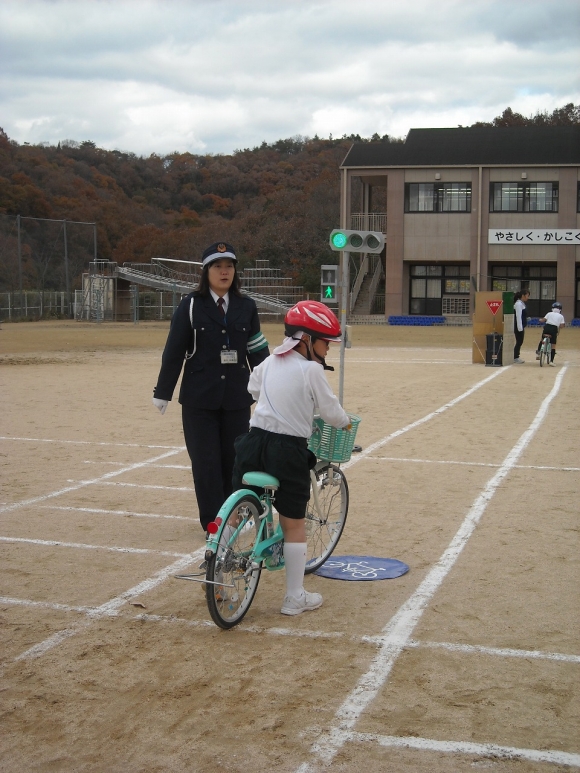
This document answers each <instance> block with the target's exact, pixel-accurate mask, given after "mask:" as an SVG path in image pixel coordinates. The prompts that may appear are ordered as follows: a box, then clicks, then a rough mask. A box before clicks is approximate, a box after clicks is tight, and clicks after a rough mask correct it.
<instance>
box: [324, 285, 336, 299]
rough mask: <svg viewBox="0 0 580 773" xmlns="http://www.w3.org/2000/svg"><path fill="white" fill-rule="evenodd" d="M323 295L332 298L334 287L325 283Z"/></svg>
mask: <svg viewBox="0 0 580 773" xmlns="http://www.w3.org/2000/svg"><path fill="white" fill-rule="evenodd" d="M324 297H325V298H328V299H329V300H332V299H333V298H334V287H332V286H331V285H327V286H326V288H325V290H324Z"/></svg>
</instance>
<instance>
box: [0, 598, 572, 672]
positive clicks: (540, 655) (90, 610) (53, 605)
mask: <svg viewBox="0 0 580 773" xmlns="http://www.w3.org/2000/svg"><path fill="white" fill-rule="evenodd" d="M2 604H7V605H9V606H24V607H39V608H43V609H52V610H55V611H57V612H80V613H82V614H85V615H89V616H91V617H93V616H94V614H95V610H96V607H81V606H71V605H69V604H59V603H57V602H53V601H33V600H32V599H21V598H14V597H13V596H0V605H2ZM135 619H136V620H143V621H145V622H153V623H166V624H172V625H185V626H188V627H190V628H206V627H210V628H212V627H214V623H213V622H212V621H211V620H188V619H186V618H184V617H175V616H174V615H151V614H148V613H146V612H142V613H140V614H138V615H135ZM235 631H239V632H240V633H254V634H258V635H260V636H261V635H262V634H269V635H270V636H290V637H295V638H305V639H348V640H349V641H353V642H355V643H357V642H358V643H361V644H369V645H371V646H374V647H380V646H382V645H383V644H384V641H385V637H384V636H353V635H350V634H345V633H344V631H305V630H300V629H298V628H261V627H260V626H257V625H245V624H244V623H242V624H241V625H238V626H236V628H235ZM421 647H426V648H430V649H445V650H449V651H451V652H459V653H465V654H468V655H472V654H475V655H491V656H495V657H503V658H523V659H535V660H555V661H559V662H564V663H578V664H580V655H565V654H563V653H560V652H541V651H540V650H515V649H506V648H500V647H483V646H480V645H477V644H453V643H451V642H429V641H426V642H422V641H417V640H416V639H411V640H410V641H408V642H407V644H406V645H405V648H406V649H407V648H408V649H411V648H421Z"/></svg>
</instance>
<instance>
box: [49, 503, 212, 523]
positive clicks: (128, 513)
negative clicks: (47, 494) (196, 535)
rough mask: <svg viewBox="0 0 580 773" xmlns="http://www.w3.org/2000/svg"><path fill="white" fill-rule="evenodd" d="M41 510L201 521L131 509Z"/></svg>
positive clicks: (55, 507)
mask: <svg viewBox="0 0 580 773" xmlns="http://www.w3.org/2000/svg"><path fill="white" fill-rule="evenodd" d="M38 509H39V510H66V511H68V512H79V513H96V514H102V515H123V516H128V517H131V518H171V519H175V520H178V521H195V522H196V523H197V522H198V521H199V518H190V517H189V516H187V515H161V514H159V513H134V512H133V511H131V510H105V509H103V508H100V507H63V506H62V505H40V506H39V508H38Z"/></svg>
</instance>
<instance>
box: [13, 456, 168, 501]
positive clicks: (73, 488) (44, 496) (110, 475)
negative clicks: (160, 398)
mask: <svg viewBox="0 0 580 773" xmlns="http://www.w3.org/2000/svg"><path fill="white" fill-rule="evenodd" d="M180 450H182V449H173V450H172V451H167V452H166V453H164V454H161V455H160V456H154V457H153V458H152V459H148V460H147V461H145V462H135V464H130V465H128V466H127V467H123V468H122V469H120V470H114V471H113V472H106V473H105V474H104V475H102V476H100V477H99V478H93V479H92V480H83V481H79V482H78V483H75V484H74V485H72V486H66V487H65V488H62V489H58V490H57V491H52V492H51V493H50V494H42V495H41V496H38V497H31V498H30V499H25V500H23V501H21V502H14V503H13V504H11V505H4V506H3V507H0V513H7V512H10V511H11V510H17V509H18V508H20V507H27V506H28V505H35V504H38V503H39V502H45V501H46V500H47V499H52V498H53V497H59V496H61V495H62V494H69V493H70V492H71V491H78V490H79V489H80V488H83V487H84V486H90V485H93V484H96V483H102V482H103V480H105V479H107V478H115V477H117V475H123V474H124V473H126V472H132V471H133V470H138V469H140V468H141V467H147V466H148V465H149V464H151V463H152V462H158V461H159V460H160V459H166V458H167V457H168V456H175V454H178V453H179V452H180Z"/></svg>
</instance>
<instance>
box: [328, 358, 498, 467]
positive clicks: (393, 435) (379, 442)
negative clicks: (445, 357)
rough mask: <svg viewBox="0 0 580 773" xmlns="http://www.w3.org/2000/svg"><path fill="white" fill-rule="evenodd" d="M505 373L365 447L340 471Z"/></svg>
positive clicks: (492, 376)
mask: <svg viewBox="0 0 580 773" xmlns="http://www.w3.org/2000/svg"><path fill="white" fill-rule="evenodd" d="M505 372H506V371H505V370H504V369H502V370H496V371H495V373H492V374H491V376H488V377H487V378H484V379H483V380H482V381H478V382H477V384H475V385H474V386H472V387H471V388H470V389H468V390H467V392H464V393H463V394H461V395H459V397H455V398H454V399H453V400H451V401H450V402H448V403H445V405H442V406H441V408H437V410H436V411H432V412H431V413H428V414H427V415H426V416H423V418H422V419H417V421H414V422H412V423H411V424H407V426H406V427H403V428H402V429H398V430H396V431H395V432H391V434H390V435H387V437H384V438H383V439H382V440H377V442H376V443H371V445H370V446H367V448H365V449H364V450H363V451H361V453H359V454H356V456H351V458H350V461H349V462H346V464H343V465H342V469H343V470H347V469H348V468H349V467H352V466H353V465H354V464H356V463H357V462H360V460H361V459H364V458H365V457H367V456H368V455H369V454H372V452H373V451H376V450H377V448H382V447H383V446H384V445H386V444H387V443H389V442H390V441H391V440H394V439H395V438H396V437H399V436H400V435H404V434H405V432H409V431H410V430H412V429H415V427H420V426H421V424H425V423H426V422H428V421H430V420H431V419H433V418H435V416H440V415H441V414H442V413H445V411H447V410H449V408H453V406H455V405H457V403H460V402H461V401H462V400H465V398H466V397H469V396H470V395H472V394H473V393H474V392H477V390H478V389H480V388H481V387H482V386H485V384H488V383H489V382H490V381H492V380H493V379H494V378H497V377H498V376H499V375H501V374H502V373H505Z"/></svg>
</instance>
